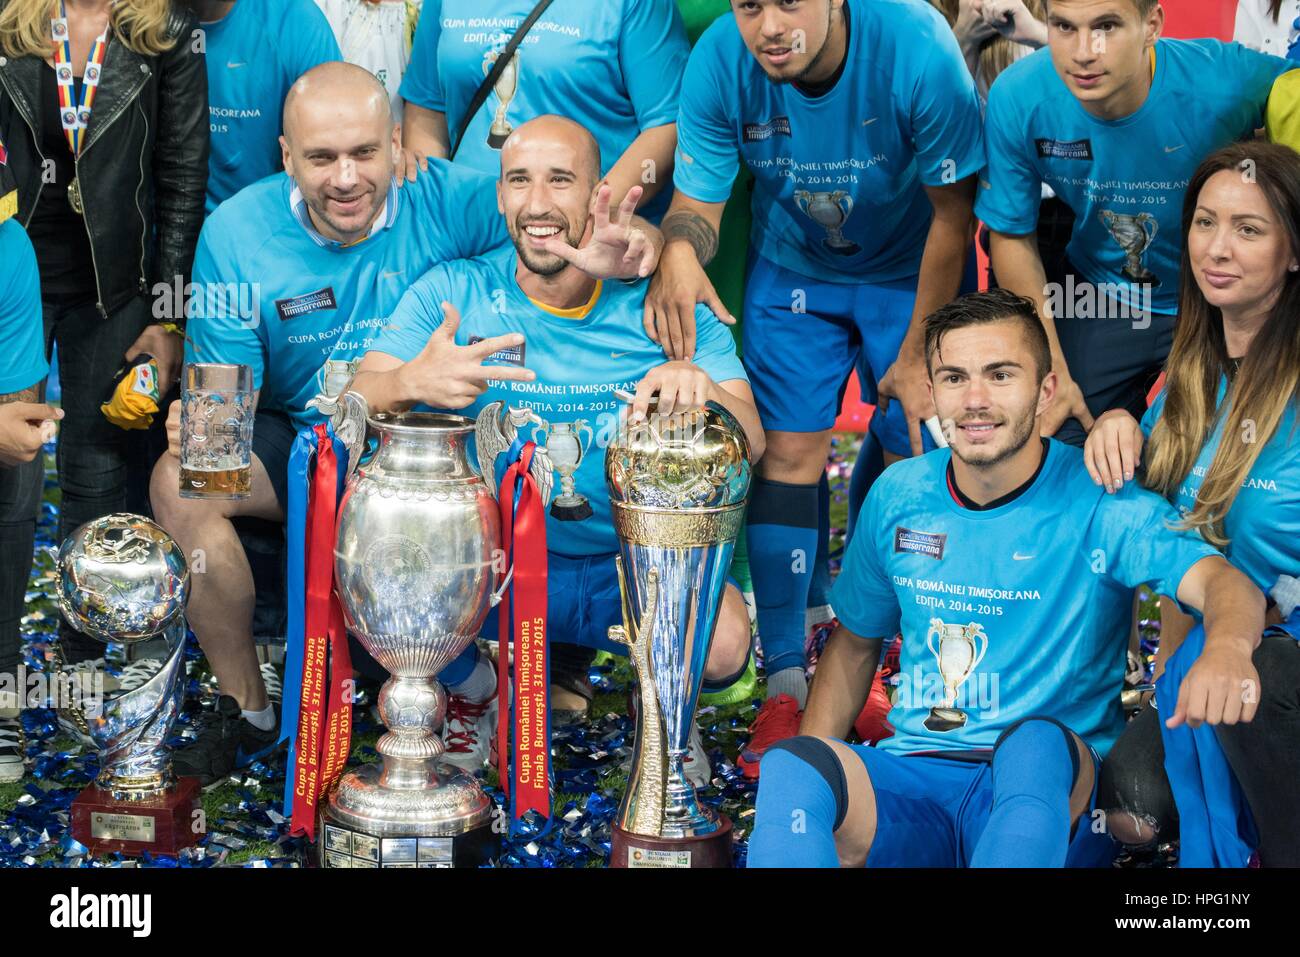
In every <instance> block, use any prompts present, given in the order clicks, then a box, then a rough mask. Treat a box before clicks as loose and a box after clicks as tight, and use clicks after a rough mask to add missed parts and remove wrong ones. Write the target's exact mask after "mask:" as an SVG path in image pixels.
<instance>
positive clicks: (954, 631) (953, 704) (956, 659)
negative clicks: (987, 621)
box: [925, 618, 989, 731]
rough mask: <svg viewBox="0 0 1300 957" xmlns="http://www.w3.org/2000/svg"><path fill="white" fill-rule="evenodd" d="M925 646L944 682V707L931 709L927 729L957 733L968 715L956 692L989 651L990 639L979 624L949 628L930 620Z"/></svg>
mask: <svg viewBox="0 0 1300 957" xmlns="http://www.w3.org/2000/svg"><path fill="white" fill-rule="evenodd" d="M925 646H926V647H927V648H929V649H930V654H932V655H934V658H935V661H936V662H938V665H939V678H940V680H941V681H943V705H942V706H939V707H934V708H931V709H930V714H929V715H928V716H927V717H926V719H925V726H926V727H927V728H929V729H930V730H931V731H955V730H956V729H958V728H961V727H964V726H965V724H966V712H965V711H962V710H961V709H960V708H958V707H957V692H958V690H959V689H960V688H961V686H962V685H963V684H964V683H965V682H966V679H967V678H969V677H970V676H971V675H972V674H973V673H974V671H975V669H976V668H977V667H978V666H979V663H980V662H981V661H982V660H983V658H984V652H986V651H988V648H989V639H988V636H987V635H985V634H984V626H982V625H980V624H979V623H978V622H971V623H970V624H969V625H949V624H947V623H946V622H944V621H942V620H940V619H938V618H931V619H930V630H929V631H927V632H926V633H925Z"/></svg>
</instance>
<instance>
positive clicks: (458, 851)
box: [316, 808, 501, 868]
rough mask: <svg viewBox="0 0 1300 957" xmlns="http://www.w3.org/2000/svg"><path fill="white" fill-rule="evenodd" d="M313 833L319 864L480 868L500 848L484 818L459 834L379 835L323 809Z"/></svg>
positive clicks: (489, 821) (336, 865)
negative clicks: (482, 821) (317, 829)
mask: <svg viewBox="0 0 1300 957" xmlns="http://www.w3.org/2000/svg"><path fill="white" fill-rule="evenodd" d="M320 823H321V826H320V830H319V832H318V834H317V838H316V842H317V845H316V846H317V852H318V856H319V859H318V864H319V865H320V866H321V867H326V868H337V867H482V866H483V865H484V864H486V863H487V862H488V860H489V859H490V858H492V857H494V856H495V855H496V854H498V853H499V851H500V845H501V842H500V840H499V838H498V835H497V834H496V833H494V832H493V830H492V822H491V820H488V821H486V822H484V823H483V824H480V825H478V826H477V827H474V828H471V829H470V830H468V831H465V832H463V833H461V834H452V835H444V836H438V835H429V834H409V835H392V834H387V835H384V836H383V837H380V836H377V835H374V834H367V833H366V832H365V831H362V830H359V829H358V828H356V827H354V826H352V825H349V824H344V823H343V822H342V821H339V820H337V819H336V818H334V817H333V816H332V815H331V814H330V812H329V809H328V808H327V809H326V810H325V811H324V812H323V813H322V814H321V822H320Z"/></svg>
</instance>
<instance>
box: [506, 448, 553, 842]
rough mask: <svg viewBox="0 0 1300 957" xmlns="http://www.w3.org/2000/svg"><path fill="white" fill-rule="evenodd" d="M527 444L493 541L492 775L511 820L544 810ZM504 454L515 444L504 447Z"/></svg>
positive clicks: (536, 534) (539, 550)
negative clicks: (498, 564)
mask: <svg viewBox="0 0 1300 957" xmlns="http://www.w3.org/2000/svg"><path fill="white" fill-rule="evenodd" d="M536 447H537V446H536V444H535V443H533V442H524V443H522V446H521V447H520V448H519V450H518V456H517V457H514V456H511V457H512V458H514V461H513V462H511V464H510V465H509V467H508V468H507V469H506V472H505V476H504V477H503V478H502V480H501V488H500V494H499V495H498V496H497V500H498V502H500V505H501V542H502V546H503V548H504V551H505V558H506V567H507V568H511V567H513V569H514V573H513V577H512V579H511V582H510V588H509V591H508V592H507V595H506V597H505V599H504V600H503V601H502V602H501V603H500V605H499V608H500V612H499V614H500V619H499V622H498V628H497V641H498V654H497V694H498V696H499V698H498V700H499V704H500V719H499V724H498V726H497V773H498V776H499V778H500V781H501V790H502V793H503V794H504V795H505V797H506V800H507V801H510V802H511V808H512V812H511V819H512V821H517V820H519V819H520V818H521V817H523V816H524V814H526V813H527V812H528V811H530V810H532V811H537V812H538V813H539V814H541V815H542V816H543V817H547V818H549V817H550V816H551V790H550V776H551V774H550V772H551V749H550V728H549V721H550V713H549V712H550V708H549V703H548V701H547V676H546V510H545V508H544V507H543V505H542V496H541V492H540V491H538V488H537V482H536V481H535V480H534V479H533V477H532V476H531V475H530V474H528V467H529V466H530V465H531V464H532V460H533V450H534V449H535V448H536ZM510 451H511V453H513V452H514V451H515V450H514V449H511V450H510ZM511 640H513V642H514V663H515V682H514V689H513V690H514V700H515V728H514V730H515V738H514V769H513V774H511V773H510V768H509V763H510V762H509V757H508V756H509V755H510V753H511V752H510V751H509V750H508V748H509V729H510V707H509V701H508V699H507V697H506V689H507V687H508V685H509V682H508V677H509V675H508V662H509V659H510V655H509V651H508V648H509V643H510V642H511Z"/></svg>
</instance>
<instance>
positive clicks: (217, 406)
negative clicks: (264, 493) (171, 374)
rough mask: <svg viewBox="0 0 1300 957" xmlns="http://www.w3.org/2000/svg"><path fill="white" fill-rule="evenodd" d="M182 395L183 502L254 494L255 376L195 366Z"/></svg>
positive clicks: (241, 369)
mask: <svg viewBox="0 0 1300 957" xmlns="http://www.w3.org/2000/svg"><path fill="white" fill-rule="evenodd" d="M182 383H183V385H182V389H181V488H180V494H181V498H208V499H244V498H248V496H249V495H250V494H251V493H252V471H253V469H252V464H253V372H252V370H251V369H249V367H248V366H246V365H225V364H220V363H210V362H194V363H190V364H189V365H187V366H186V367H185V371H184V373H183V375H182Z"/></svg>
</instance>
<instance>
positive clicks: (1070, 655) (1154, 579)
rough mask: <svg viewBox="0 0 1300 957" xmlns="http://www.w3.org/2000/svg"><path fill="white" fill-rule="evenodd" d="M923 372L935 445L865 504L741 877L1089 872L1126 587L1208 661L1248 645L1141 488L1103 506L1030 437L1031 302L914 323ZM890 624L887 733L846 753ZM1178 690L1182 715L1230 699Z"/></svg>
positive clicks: (958, 307)
mask: <svg viewBox="0 0 1300 957" xmlns="http://www.w3.org/2000/svg"><path fill="white" fill-rule="evenodd" d="M926 356H927V357H928V365H929V370H930V385H931V391H932V393H933V396H934V402H935V407H936V409H937V410H938V412H939V416H940V420H941V421H942V422H943V425H944V431H945V433H946V435H947V437H948V441H949V443H950V445H951V448H950V449H946V450H936V451H934V452H931V453H929V454H927V455H924V456H921V457H918V458H913V459H909V460H907V461H904V462H900V463H898V464H896V465H893V466H891V467H890V468H889V469H887V470H886V472H885V474H884V475H883V476H882V477H881V479H880V480H879V481H877V482H876V484H875V485H874V486H873V487H872V489H871V492H870V494H869V496H868V498H867V501H866V504H865V505H864V507H863V510H862V515H861V518H860V519H859V523H860V524H859V531H858V533H857V534H856V535H855V536H854V538H853V541H852V542H851V543H850V546H849V550H848V554H847V555H846V557H845V561H844V569H843V571H842V573H841V574H840V578H839V580H838V581H837V582H836V585H835V592H834V595H833V601H834V605H835V609H836V611H837V612H838V613H839V616H840V626H839V628H837V629H836V631H835V633H834V634H833V635H832V636H831V638H830V640H829V641H828V642H827V645H826V650H825V652H824V653H823V655H822V658H821V661H820V662H819V664H818V667H817V674H816V680H815V681H814V682H813V686H812V691H811V696H810V699H809V703H808V710H807V712H806V713H805V715H804V723H803V731H804V733H805V734H804V736H801V737H798V738H792V739H789V740H787V741H785V742H782V743H781V744H779V745H777V746H776V747H775V748H773V749H772V751H770V752H769V753H768V755H767V757H765V758H764V764H765V765H766V766H767V771H766V772H765V773H764V775H763V785H762V787H760V788H759V792H758V810H757V817H756V822H755V827H754V833H753V836H752V838H751V839H750V844H749V863H750V866H755V867H792V866H793V867H800V866H802V867H834V866H836V865H837V864H838V865H845V866H862V865H864V864H868V865H870V866H873V867H889V866H922V867H927V866H928V867H945V866H946V867H955V866H972V867H1009V866H1026V867H1060V866H1062V865H1067V864H1068V865H1072V866H1087V865H1089V864H1100V863H1103V862H1105V861H1106V860H1108V859H1109V857H1110V856H1111V852H1112V850H1113V845H1112V844H1111V841H1110V838H1109V837H1108V836H1107V835H1106V834H1105V833H1097V832H1098V831H1103V832H1104V829H1102V828H1094V827H1092V826H1091V817H1092V815H1091V814H1090V813H1089V811H1090V809H1091V807H1092V804H1093V798H1094V795H1095V790H1096V789H1095V786H1094V785H1095V781H1096V778H1097V765H1098V763H1099V762H1100V757H1101V756H1102V755H1104V754H1105V753H1106V751H1107V750H1108V749H1109V748H1110V746H1111V745H1112V744H1113V743H1114V742H1115V739H1116V737H1117V736H1118V735H1119V733H1120V731H1121V730H1123V727H1124V717H1123V714H1122V713H1121V710H1120V699H1119V691H1120V688H1121V687H1122V684H1123V678H1124V663H1125V654H1124V653H1125V646H1126V643H1127V638H1128V632H1129V615H1130V612H1131V608H1132V596H1133V589H1134V588H1135V587H1136V586H1137V585H1139V584H1144V583H1145V584H1149V585H1151V586H1152V587H1153V588H1154V589H1155V590H1156V591H1158V592H1160V593H1163V594H1167V595H1171V596H1176V597H1177V599H1178V601H1180V602H1181V603H1182V604H1183V605H1185V606H1189V607H1192V608H1198V609H1205V611H1206V615H1205V622H1206V631H1207V634H1208V636H1209V637H1208V638H1207V641H1208V642H1210V643H1221V642H1227V643H1232V642H1234V641H1258V639H1256V638H1253V637H1252V636H1254V635H1256V634H1257V632H1258V630H1259V628H1260V626H1261V625H1262V623H1263V614H1264V598H1263V595H1262V594H1260V592H1259V590H1258V589H1256V588H1255V586H1254V585H1253V584H1251V582H1250V581H1249V580H1248V579H1247V578H1246V577H1245V576H1243V575H1242V574H1241V573H1240V572H1238V571H1236V570H1235V569H1234V568H1233V567H1232V566H1231V565H1229V564H1228V563H1227V561H1225V560H1224V559H1223V558H1222V557H1221V556H1219V555H1218V553H1217V552H1215V550H1214V549H1213V548H1211V547H1210V546H1209V545H1207V544H1206V543H1205V542H1204V541H1202V540H1201V538H1200V537H1199V536H1198V535H1195V534H1192V533H1188V532H1177V531H1173V530H1171V529H1170V527H1169V526H1170V525H1172V524H1173V523H1174V522H1175V521H1176V520H1177V518H1178V515H1177V513H1176V512H1175V511H1174V509H1173V507H1172V506H1171V505H1169V503H1168V502H1166V501H1165V500H1164V499H1162V498H1160V497H1159V496H1157V495H1155V494H1153V493H1150V492H1147V491H1145V490H1143V489H1140V488H1138V487H1137V486H1136V485H1135V484H1130V485H1126V486H1125V487H1124V488H1123V489H1122V490H1121V491H1119V492H1117V493H1116V494H1114V495H1107V494H1106V493H1105V491H1104V490H1102V489H1101V488H1099V487H1098V486H1096V485H1094V484H1092V481H1091V479H1090V478H1089V477H1088V475H1087V472H1086V470H1084V469H1083V468H1082V465H1083V463H1082V461H1081V459H1082V454H1083V453H1082V451H1081V450H1079V449H1077V448H1074V447H1072V446H1068V445H1065V444H1063V443H1060V442H1057V441H1055V440H1052V439H1044V438H1040V437H1039V427H1040V424H1041V416H1042V414H1043V411H1044V410H1045V409H1047V408H1048V407H1049V406H1050V405H1051V403H1052V401H1053V399H1054V397H1055V391H1056V377H1055V375H1054V374H1053V373H1051V372H1050V371H1049V363H1050V353H1049V349H1048V343H1047V336H1046V333H1045V332H1044V330H1043V326H1042V323H1041V322H1040V321H1039V319H1038V316H1037V313H1036V312H1035V310H1034V304H1033V303H1032V302H1030V301H1029V300H1027V299H1022V298H1020V297H1019V296H1016V295H1014V294H1012V293H1010V292H1008V291H1006V290H994V291H991V292H985V293H975V294H972V295H969V296H964V297H962V298H960V299H957V300H955V301H954V302H952V303H950V304H949V305H947V306H944V307H943V308H942V309H940V310H938V311H937V312H935V313H934V314H933V315H931V316H930V317H929V318H928V319H927V320H926ZM900 629H901V631H902V635H903V647H902V653H901V658H900V669H899V670H900V673H901V678H902V681H901V683H900V684H899V687H898V696H897V698H896V700H895V702H894V707H893V709H892V710H891V711H890V713H889V721H890V723H891V724H893V726H894V728H895V729H897V730H896V733H895V734H894V736H893V737H891V738H887V739H885V740H884V741H882V742H880V746H879V747H876V748H872V747H864V746H855V745H849V744H846V743H845V742H844V741H843V740H841V739H842V738H843V737H844V736H845V735H847V733H848V731H849V729H850V727H851V726H852V723H853V719H854V718H855V717H856V716H857V715H858V712H859V711H860V710H861V708H862V704H863V701H864V700H865V699H866V695H867V691H868V688H869V687H870V683H871V679H872V676H873V675H874V674H875V671H876V662H877V658H878V657H879V653H880V645H881V641H882V640H883V639H884V638H886V637H888V636H890V635H893V634H894V633H895V632H897V631H899V630H900ZM1188 679H1189V683H1191V684H1193V685H1195V687H1192V688H1188V689H1186V690H1187V692H1188V694H1187V696H1186V698H1180V700H1179V707H1178V714H1179V715H1182V717H1183V718H1184V719H1186V720H1188V721H1192V722H1195V721H1199V720H1201V719H1202V718H1204V716H1205V713H1206V710H1207V707H1208V708H1211V709H1212V708H1213V707H1214V706H1215V704H1216V696H1217V704H1218V706H1220V707H1222V706H1223V705H1224V704H1225V700H1224V696H1225V695H1228V694H1235V693H1236V691H1235V688H1236V686H1235V685H1234V686H1232V687H1229V686H1227V685H1220V684H1218V683H1216V682H1214V681H1213V679H1212V677H1211V676H1207V675H1201V676H1192V675H1189V676H1188ZM1238 707H1240V705H1238Z"/></svg>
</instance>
